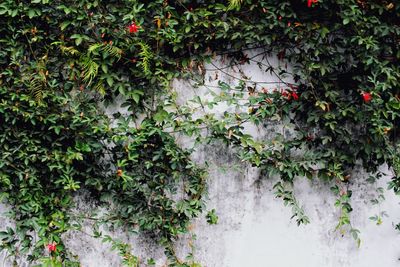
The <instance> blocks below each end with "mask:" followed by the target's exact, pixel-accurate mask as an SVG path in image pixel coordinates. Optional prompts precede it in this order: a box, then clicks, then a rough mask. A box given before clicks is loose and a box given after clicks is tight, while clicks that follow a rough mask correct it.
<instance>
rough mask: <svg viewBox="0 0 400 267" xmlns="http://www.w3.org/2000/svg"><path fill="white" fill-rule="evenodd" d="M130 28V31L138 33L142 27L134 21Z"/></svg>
mask: <svg viewBox="0 0 400 267" xmlns="http://www.w3.org/2000/svg"><path fill="white" fill-rule="evenodd" d="M128 29H129V32H130V33H133V32H134V33H136V32H138V30H139V29H140V26H139V25H136V23H135V22H132V23H131V25H129V26H128Z"/></svg>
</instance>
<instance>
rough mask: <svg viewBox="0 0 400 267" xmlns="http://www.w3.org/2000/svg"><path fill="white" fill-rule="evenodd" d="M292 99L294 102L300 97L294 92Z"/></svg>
mask: <svg viewBox="0 0 400 267" xmlns="http://www.w3.org/2000/svg"><path fill="white" fill-rule="evenodd" d="M292 97H293V99H294V100H298V99H299V95H298V94H297V93H296V92H292Z"/></svg>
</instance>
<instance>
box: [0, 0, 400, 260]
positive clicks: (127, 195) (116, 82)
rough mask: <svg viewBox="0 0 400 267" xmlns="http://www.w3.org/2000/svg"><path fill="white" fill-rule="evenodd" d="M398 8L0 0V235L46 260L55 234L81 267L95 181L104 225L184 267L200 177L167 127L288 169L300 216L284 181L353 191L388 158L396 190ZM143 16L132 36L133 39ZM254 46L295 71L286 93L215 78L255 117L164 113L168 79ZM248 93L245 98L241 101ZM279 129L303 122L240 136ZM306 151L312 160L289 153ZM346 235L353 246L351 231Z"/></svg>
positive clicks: (378, 4) (62, 253) (269, 167)
mask: <svg viewBox="0 0 400 267" xmlns="http://www.w3.org/2000/svg"><path fill="white" fill-rule="evenodd" d="M399 14H400V5H399V4H398V3H396V2H394V1H393V2H390V1H362V0H360V1H349V0H340V1H319V2H318V3H316V4H313V5H312V7H307V1H300V0H292V1H252V0H243V1H239V0H231V1H223V0H221V1H191V0H182V1H167V0H162V1H161V0H157V1H136V0H119V1H116V0H115V1H99V0H95V1H87V0H79V1H70V0H68V1H58V0H54V1H50V0H32V1H16V0H3V1H1V3H0V155H1V160H0V183H1V196H2V199H3V200H4V201H6V202H7V203H8V204H9V205H11V206H12V207H13V209H12V212H11V214H10V215H11V217H12V218H13V219H15V221H16V227H15V229H12V228H8V229H7V230H6V231H4V232H1V233H0V234H1V239H2V247H3V248H6V249H8V250H9V252H10V253H11V254H15V255H16V254H20V253H26V254H27V255H29V259H31V260H36V259H38V258H40V257H42V256H43V255H45V254H46V253H45V249H44V245H46V244H49V243H51V242H53V241H54V242H56V243H57V250H56V251H55V252H52V256H53V257H51V258H49V257H47V258H44V259H42V262H43V264H44V265H46V264H47V266H52V265H54V266H60V264H61V263H60V262H61V261H63V264H64V265H67V264H70V265H71V266H73V264H77V263H74V262H75V260H74V259H73V257H72V255H69V253H68V250H67V249H66V248H64V246H63V244H62V241H61V240H60V235H61V234H62V233H64V232H65V231H67V230H69V229H71V228H73V227H72V224H71V214H69V212H68V211H69V209H70V207H71V206H72V205H73V201H72V199H73V196H74V195H75V192H76V191H77V190H79V189H81V188H84V189H87V190H88V191H89V192H90V193H91V197H92V198H94V199H96V200H97V201H98V202H99V204H102V205H104V206H107V207H110V209H109V214H108V215H109V216H108V218H109V219H108V220H103V219H102V218H99V220H100V221H105V223H106V224H112V225H116V226H123V227H125V228H128V229H131V230H137V229H139V230H141V231H144V232H146V233H151V235H153V236H154V237H156V238H157V239H159V240H160V241H162V242H163V244H164V245H165V246H166V251H167V252H166V253H167V255H168V256H169V258H170V259H171V264H172V265H177V266H179V264H181V266H186V265H185V263H181V261H180V260H179V259H176V258H174V257H175V256H174V252H173V249H172V246H171V242H172V241H174V240H175V239H176V238H177V236H178V234H180V233H182V232H185V231H187V226H188V224H189V221H190V219H191V218H193V217H196V216H198V215H199V213H200V212H201V211H202V210H203V205H204V204H203V200H202V196H203V193H204V188H205V180H204V172H203V170H201V169H199V168H198V167H196V166H195V165H194V164H193V163H192V162H191V161H190V160H189V152H188V151H185V150H183V149H181V148H179V146H178V145H177V144H176V143H175V141H174V138H173V137H172V135H170V134H169V133H168V131H167V129H168V130H171V129H174V131H180V132H182V133H185V134H189V135H195V136H196V137H197V138H198V139H200V138H199V136H200V134H199V133H200V130H199V129H200V128H202V127H208V128H209V129H210V133H211V135H210V137H211V138H212V139H215V138H220V139H221V138H222V139H223V140H225V141H226V142H227V143H228V144H231V145H232V146H234V147H236V148H240V149H238V150H237V151H238V153H239V156H240V157H241V158H242V159H244V160H246V161H248V162H250V163H251V164H252V165H254V166H258V167H261V168H263V169H264V170H265V171H267V172H269V173H270V174H279V175H280V176H281V178H282V180H283V182H284V183H278V184H277V187H276V190H277V191H278V196H280V197H282V198H283V199H284V201H285V203H287V204H288V205H291V206H292V207H293V209H294V212H295V214H297V215H300V217H299V218H298V222H308V220H307V217H306V216H305V215H304V214H303V213H302V211H301V209H300V206H299V205H298V203H297V202H296V200H295V199H294V195H293V194H292V192H291V191H290V190H287V189H286V188H285V187H283V185H285V186H286V185H289V184H290V183H291V182H292V181H293V179H294V178H295V177H297V176H306V177H308V178H312V177H316V176H318V177H321V178H322V179H325V180H328V181H337V183H338V184H340V185H341V186H342V184H345V183H347V182H349V180H350V181H351V177H350V176H349V174H348V173H349V170H351V169H352V168H353V167H354V166H355V165H356V163H357V162H359V161H360V162H362V164H363V166H364V167H365V168H366V169H367V170H368V171H370V172H375V171H376V170H377V168H378V167H379V166H380V165H381V164H383V163H388V164H389V165H390V166H393V167H394V170H395V172H396V173H397V177H394V178H393V180H392V183H391V184H390V186H391V187H392V188H393V189H394V190H395V191H396V192H397V191H399V188H400V182H399V178H398V176H399V173H398V172H399V156H398V154H399V153H398V148H397V147H396V145H397V140H398V126H399V122H400V118H399V115H400V87H399V83H400V82H399V81H400V70H399V68H400V64H399V60H400V48H399V40H400V25H399V24H400V17H399ZM133 22H134V23H136V24H137V25H139V26H140V28H139V29H138V31H137V32H129V28H128V26H129V25H130V24H131V23H133ZM254 48H257V49H259V50H260V51H262V54H263V55H268V54H271V53H274V54H277V55H278V57H279V59H280V60H281V61H282V63H285V64H286V63H290V64H292V65H293V72H291V73H289V71H287V70H286V69H284V68H280V69H278V68H275V67H273V66H263V65H262V64H260V67H262V68H265V71H267V72H274V73H276V74H277V75H278V76H279V77H283V76H285V75H290V76H291V77H293V79H294V82H295V84H288V83H286V84H285V90H286V91H287V92H288V93H289V95H282V94H281V93H280V92H279V91H277V92H268V91H263V90H262V86H263V85H262V84H254V82H253V81H251V80H249V79H248V78H246V77H242V78H241V79H240V80H241V81H240V82H239V85H238V86H237V87H234V86H231V85H228V84H224V83H220V87H221V90H223V91H224V92H225V95H223V96H222V95H218V96H216V101H228V102H229V103H230V104H233V105H238V106H242V107H243V106H245V107H246V109H247V108H248V109H249V112H240V113H236V114H225V116H226V117H225V118H224V121H221V120H217V119H215V118H213V117H212V116H209V117H205V118H199V119H196V120H192V118H191V114H190V113H189V112H186V113H185V111H184V110H183V111H182V110H177V111H176V112H175V111H173V112H167V111H165V109H164V108H163V107H162V106H161V105H160V103H162V101H164V100H168V101H173V99H174V98H173V97H174V96H173V94H172V93H171V91H170V90H169V89H170V88H169V85H170V81H171V80H172V79H174V78H177V77H183V78H187V77H191V78H193V79H198V78H199V77H200V81H201V80H202V74H204V66H203V62H204V61H209V60H210V59H212V58H213V57H214V55H216V54H220V55H228V56H229V59H230V62H229V64H232V65H235V64H245V63H247V62H250V61H251V59H250V58H248V56H247V55H246V51H247V50H248V49H254ZM259 63H260V62H259ZM200 83H201V82H200ZM294 91H296V93H297V97H295V96H294V95H293V92H294ZM365 93H368V94H370V97H371V99H370V100H368V99H367V100H365V101H364V100H363V94H365ZM242 96H245V97H247V96H250V97H249V98H246V99H247V100H248V101H247V102H246V103H245V104H243V102H241V104H240V105H239V102H238V99H239V98H240V97H242ZM295 98H298V99H295ZM116 99H123V103H122V105H121V106H122V107H124V108H126V109H127V112H128V115H124V116H122V115H121V114H119V113H115V114H110V116H108V115H106V114H105V112H104V111H103V108H101V107H103V106H105V107H106V108H107V107H108V106H109V104H115V102H116ZM201 104H202V103H201ZM214 104H216V103H208V105H210V106H212V105H214ZM239 110H240V109H239ZM141 115H143V116H145V117H146V118H145V119H144V120H143V121H142V122H141V123H138V121H139V119H138V118H139V117H140V116H141ZM276 120H278V121H283V122H285V123H290V124H291V125H294V129H293V132H294V135H293V136H292V137H290V138H288V137H287V136H285V135H284V134H283V135H281V134H277V135H276V136H275V137H274V138H273V139H272V140H267V141H259V140H256V139H254V138H253V137H252V136H250V135H247V134H244V133H243V131H242V128H243V123H244V122H249V121H250V122H252V123H255V124H257V125H266V126H267V127H268V125H270V123H271V122H272V121H276ZM133 125H136V126H137V127H134V126H133ZM299 150H302V151H306V153H304V155H302V156H301V157H299V156H298V155H297V156H294V155H295V154H296V153H295V152H298V151H299ZM334 189H335V190H334V192H335V193H336V194H338V201H337V203H336V204H337V206H339V207H340V208H341V210H342V214H341V217H340V221H339V226H340V227H342V226H343V225H346V224H350V222H349V220H348V214H349V213H350V212H351V206H350V204H349V199H350V195H351V194H350V193H349V192H344V191H343V188H342V187H340V186H337V187H335V188H334ZM208 218H209V221H211V222H216V219H217V217H216V215H215V214H214V213H209V216H208ZM350 233H351V234H352V235H353V236H355V238H356V239H358V232H357V230H356V229H354V228H352V227H351V229H350ZM35 235H37V236H38V237H39V238H38V239H37V240H38V241H34V239H33V236H35ZM100 235H101V234H99V233H96V236H100ZM107 241H109V242H111V243H112V244H114V247H115V249H118V250H119V251H120V253H121V255H125V254H126V255H128V256H129V257H128V260H127V261H126V262H125V264H127V265H128V266H135V265H137V264H138V263H137V258H136V257H135V256H133V255H131V254H130V252H129V250H130V247H129V246H127V245H126V244H122V243H120V242H119V241H113V240H107ZM57 264H58V265H57ZM187 266H189V265H187ZM192 266H197V265H196V264H195V263H193V264H192Z"/></svg>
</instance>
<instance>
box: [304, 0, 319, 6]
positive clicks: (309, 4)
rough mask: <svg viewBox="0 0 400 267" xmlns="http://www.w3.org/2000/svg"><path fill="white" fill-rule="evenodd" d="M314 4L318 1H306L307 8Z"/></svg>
mask: <svg viewBox="0 0 400 267" xmlns="http://www.w3.org/2000/svg"><path fill="white" fill-rule="evenodd" d="M316 3H318V0H308V2H307V6H308V7H311V6H312V4H316Z"/></svg>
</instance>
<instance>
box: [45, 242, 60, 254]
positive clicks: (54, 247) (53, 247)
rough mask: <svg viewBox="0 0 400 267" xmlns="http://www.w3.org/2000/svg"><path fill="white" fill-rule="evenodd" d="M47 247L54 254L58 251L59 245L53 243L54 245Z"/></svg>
mask: <svg viewBox="0 0 400 267" xmlns="http://www.w3.org/2000/svg"><path fill="white" fill-rule="evenodd" d="M46 247H47V249H48V250H49V251H50V252H54V251H56V249H57V244H56V242H53V243H50V244H47V245H46Z"/></svg>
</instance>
